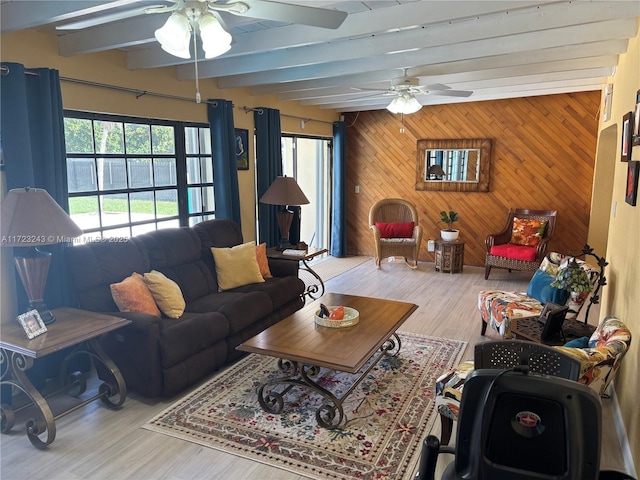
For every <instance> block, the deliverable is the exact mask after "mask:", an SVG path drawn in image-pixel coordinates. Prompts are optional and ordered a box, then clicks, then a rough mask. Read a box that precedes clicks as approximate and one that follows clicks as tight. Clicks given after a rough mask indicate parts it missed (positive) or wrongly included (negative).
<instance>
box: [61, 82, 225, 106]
mask: <svg viewBox="0 0 640 480" xmlns="http://www.w3.org/2000/svg"><path fill="white" fill-rule="evenodd" d="M60 80H61V81H63V82H69V83H77V84H79V85H86V86H89V87H98V88H107V89H109V90H117V91H119V92H126V93H134V94H135V95H136V99H138V98H140V97H143V96H145V95H149V96H151V97H161V98H168V99H171V100H182V101H185V102H190V103H195V102H196V101H195V99H193V98H188V97H180V96H178V95H169V94H167V93H157V92H150V91H149V90H138V89H136V88H129V87H120V86H118V85H109V84H108V83H99V82H91V81H89V80H80V79H78V78H68V77H60ZM202 103H208V104H209V105H214V106H215V105H217V104H218V103H217V102H211V101H208V100H205V101H203V102H202Z"/></svg>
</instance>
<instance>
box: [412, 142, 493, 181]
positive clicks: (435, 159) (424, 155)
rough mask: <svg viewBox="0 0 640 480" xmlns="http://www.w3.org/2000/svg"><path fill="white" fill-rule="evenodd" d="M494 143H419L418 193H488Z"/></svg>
mask: <svg viewBox="0 0 640 480" xmlns="http://www.w3.org/2000/svg"><path fill="white" fill-rule="evenodd" d="M490 166H491V140H490V139H488V138H476V139H457V140H453V139H452V140H418V149H417V158H416V190H435V191H438V190H439V191H448V192H488V191H489V170H490Z"/></svg>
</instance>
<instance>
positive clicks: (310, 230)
mask: <svg viewBox="0 0 640 480" xmlns="http://www.w3.org/2000/svg"><path fill="white" fill-rule="evenodd" d="M282 171H283V174H284V175H286V176H288V177H294V178H295V179H296V181H297V182H298V185H299V186H300V188H301V189H302V191H303V192H304V194H305V195H306V196H307V198H308V199H309V204H308V205H302V211H301V214H300V219H301V225H300V241H301V242H305V243H306V244H307V245H309V246H310V247H316V248H329V238H330V231H329V225H330V211H331V209H330V205H331V204H330V198H331V139H330V138H318V137H301V136H293V135H283V136H282Z"/></svg>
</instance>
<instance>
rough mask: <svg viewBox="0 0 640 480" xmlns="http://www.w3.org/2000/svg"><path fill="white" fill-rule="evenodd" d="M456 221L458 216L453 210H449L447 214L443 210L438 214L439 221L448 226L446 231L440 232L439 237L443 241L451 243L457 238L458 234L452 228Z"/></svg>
mask: <svg viewBox="0 0 640 480" xmlns="http://www.w3.org/2000/svg"><path fill="white" fill-rule="evenodd" d="M458 220H459V217H458V214H457V213H456V212H454V211H453V210H449V211H448V212H447V211H445V210H443V211H441V212H440V221H441V222H442V223H446V224H447V226H448V228H447V229H446V230H440V236H441V237H442V239H443V240H446V241H453V240H456V239H457V238H458V234H459V233H460V232H459V231H458V230H456V229H454V228H453V222H457V221H458Z"/></svg>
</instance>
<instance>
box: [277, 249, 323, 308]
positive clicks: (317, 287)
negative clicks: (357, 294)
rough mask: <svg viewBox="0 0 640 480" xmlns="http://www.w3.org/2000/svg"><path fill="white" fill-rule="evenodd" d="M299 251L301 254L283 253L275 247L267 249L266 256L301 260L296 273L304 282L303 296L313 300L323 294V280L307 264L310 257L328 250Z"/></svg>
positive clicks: (312, 257)
mask: <svg viewBox="0 0 640 480" xmlns="http://www.w3.org/2000/svg"><path fill="white" fill-rule="evenodd" d="M299 251H300V252H304V254H303V255H285V254H284V253H283V252H282V251H280V250H276V249H275V248H268V249H267V257H269V258H278V259H281V260H291V261H295V262H302V266H300V269H299V272H301V273H302V275H300V273H299V274H298V275H299V277H300V278H301V279H302V281H303V282H304V284H305V290H304V294H303V296H305V297H309V298H311V299H313V300H315V299H317V298H320V297H321V296H322V295H324V282H323V281H322V278H320V275H318V274H317V273H316V272H315V271H314V270H313V268H311V267H310V266H309V263H308V262H309V261H311V260H312V259H314V258H316V257H318V256H320V255H323V254H325V253H327V252H328V250H327V249H326V248H310V249H308V250H299Z"/></svg>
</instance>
